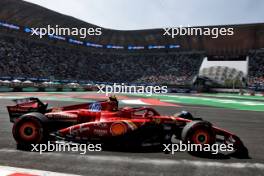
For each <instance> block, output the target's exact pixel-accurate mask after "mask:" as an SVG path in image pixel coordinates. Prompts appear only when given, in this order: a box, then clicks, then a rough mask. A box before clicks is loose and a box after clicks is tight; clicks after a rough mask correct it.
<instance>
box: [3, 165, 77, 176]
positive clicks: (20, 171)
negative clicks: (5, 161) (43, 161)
mask: <svg viewBox="0 0 264 176" xmlns="http://www.w3.org/2000/svg"><path fill="white" fill-rule="evenodd" d="M0 174H1V176H9V175H17V176H29V175H33V174H34V176H79V175H72V174H65V173H58V172H50V171H42V170H36V169H24V168H18V167H9V166H0Z"/></svg>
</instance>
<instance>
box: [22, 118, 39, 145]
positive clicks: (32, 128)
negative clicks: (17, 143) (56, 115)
mask: <svg viewBox="0 0 264 176" xmlns="http://www.w3.org/2000/svg"><path fill="white" fill-rule="evenodd" d="M18 132H19V135H20V137H21V139H22V140H25V141H36V140H38V139H39V135H40V132H39V129H38V127H37V124H36V123H33V122H25V123H23V124H22V125H21V126H20V128H19V131H18Z"/></svg>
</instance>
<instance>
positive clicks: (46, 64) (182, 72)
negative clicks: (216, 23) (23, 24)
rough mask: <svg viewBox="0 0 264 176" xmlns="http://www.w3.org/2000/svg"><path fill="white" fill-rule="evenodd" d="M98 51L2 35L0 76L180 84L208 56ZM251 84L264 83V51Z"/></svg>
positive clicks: (254, 60)
mask: <svg viewBox="0 0 264 176" xmlns="http://www.w3.org/2000/svg"><path fill="white" fill-rule="evenodd" d="M100 50H101V51H100ZM98 51H100V52H91V51H90V50H85V49H78V48H74V47H67V46H64V47H62V46H59V45H55V44H48V43H45V42H42V43H40V42H38V41H33V40H25V39H19V38H15V37H11V36H0V76H13V77H31V78H32V77H35V78H39V77H42V78H43V77H44V78H50V77H53V78H56V79H61V80H62V79H71V80H89V81H101V82H118V83H121V82H124V83H127V82H129V83H131V82H132V83H156V84H173V85H179V84H186V82H189V81H191V80H192V78H193V77H194V76H195V75H197V73H198V70H199V68H200V65H201V63H202V59H203V57H204V56H203V55H202V54H180V53H179V54H175V53H174V54H170V53H141V54H136V53H119V52H115V53H107V52H104V51H103V49H98ZM249 84H260V85H264V52H262V53H257V54H255V55H253V56H251V58H250V62H249Z"/></svg>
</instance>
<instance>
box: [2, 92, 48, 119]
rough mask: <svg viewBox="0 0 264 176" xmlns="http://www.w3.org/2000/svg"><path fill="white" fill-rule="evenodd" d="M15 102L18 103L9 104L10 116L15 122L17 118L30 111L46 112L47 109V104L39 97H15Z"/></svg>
mask: <svg viewBox="0 0 264 176" xmlns="http://www.w3.org/2000/svg"><path fill="white" fill-rule="evenodd" d="M13 102H15V103H16V105H13V106H7V110H8V113H9V118H10V121H11V122H14V121H15V120H16V119H17V118H19V117H21V116H22V115H24V114H27V113H30V112H40V113H45V112H46V110H47V104H44V103H43V102H42V101H40V100H39V99H38V98H35V97H29V98H22V99H14V100H13Z"/></svg>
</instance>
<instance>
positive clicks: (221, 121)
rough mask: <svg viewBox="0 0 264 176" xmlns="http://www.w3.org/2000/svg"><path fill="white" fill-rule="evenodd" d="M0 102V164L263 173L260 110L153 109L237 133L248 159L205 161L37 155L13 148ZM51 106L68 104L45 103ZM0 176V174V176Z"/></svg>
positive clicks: (87, 170) (115, 171)
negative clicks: (192, 117)
mask: <svg viewBox="0 0 264 176" xmlns="http://www.w3.org/2000/svg"><path fill="white" fill-rule="evenodd" d="M11 103H12V102H11V101H10V100H0V165H6V166H12V167H23V168H31V169H40V170H48V171H55V172H64V173H72V174H80V175H92V176H96V175H100V176H104V175H144V176H147V175H151V176H152V175H186V176H189V175H221V176H222V175H264V113H263V112H253V111H239V110H227V109H221V108H212V107H203V106H200V107H199V106H190V105H188V106H183V107H155V108H156V109H157V110H158V111H159V112H160V113H161V114H168V115H172V114H174V113H175V112H178V111H180V110H183V109H184V110H188V111H190V112H192V113H193V114H194V115H195V116H196V117H203V118H204V119H205V120H208V121H210V122H212V123H214V124H215V125H217V126H219V127H223V128H225V129H228V130H229V131H232V132H234V133H235V134H237V135H238V136H239V137H240V138H241V139H242V140H243V142H244V143H245V145H246V147H247V148H248V150H249V154H250V157H251V159H237V158H218V159H208V158H199V157H194V156H191V155H190V154H188V153H186V152H177V153H176V154H174V155H172V154H164V153H162V152H150V153H149V152H146V153H144V152H142V153H129V152H118V151H114V152H113V151H102V152H89V153H87V154H86V155H80V154H79V153H74V152H73V153H71V152H50V153H44V154H39V153H35V152H25V151H19V150H16V147H15V141H14V140H13V137H12V133H11V129H12V124H11V123H10V122H9V118H8V113H7V111H6V106H7V105H8V104H11ZM48 103H49V104H50V105H51V106H62V105H66V104H74V102H55V101H48ZM0 175H1V174H0Z"/></svg>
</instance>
